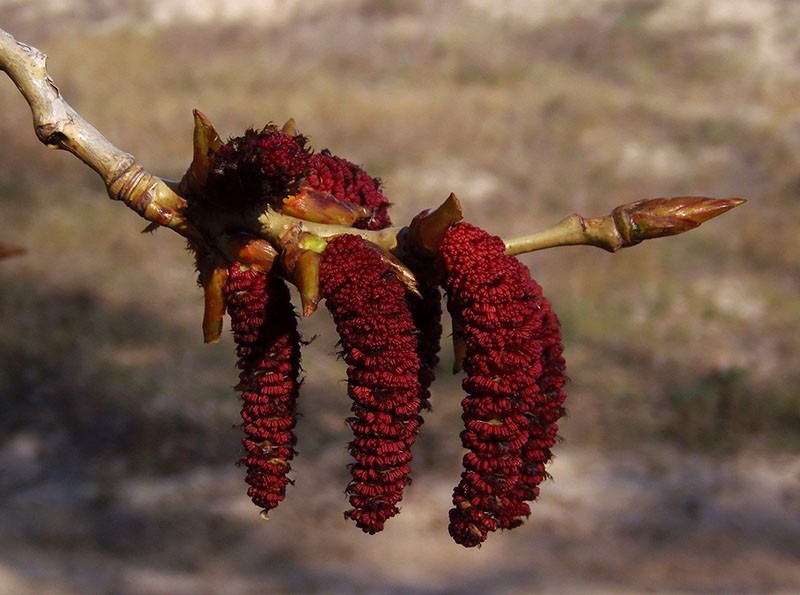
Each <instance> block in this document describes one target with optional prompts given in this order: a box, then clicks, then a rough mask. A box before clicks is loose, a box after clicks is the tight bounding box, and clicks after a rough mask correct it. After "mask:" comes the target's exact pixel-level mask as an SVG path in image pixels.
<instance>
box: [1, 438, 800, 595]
mask: <svg viewBox="0 0 800 595" xmlns="http://www.w3.org/2000/svg"><path fill="white" fill-rule="evenodd" d="M41 452H42V449H41V445H36V444H31V443H29V440H28V439H27V438H26V437H24V436H19V437H18V438H17V439H16V440H14V441H11V442H10V443H9V444H8V445H7V446H6V448H5V450H4V451H3V452H2V460H3V463H8V461H9V460H10V459H13V460H15V461H16V462H17V463H16V465H7V466H6V468H10V470H11V473H9V474H6V475H4V477H3V479H2V493H0V503H2V506H1V509H2V514H0V549H2V552H3V556H2V560H3V562H2V565H1V566H0V592H2V593H9V594H11V593H14V594H18V595H25V594H28V593H30V594H34V593H36V594H42V593H51V594H73V593H87V592H92V593H120V594H131V595H133V594H161V593H163V594H170V595H178V594H183V593H187V594H188V593H192V594H196V593H221V592H225V593H235V594H238V593H243V594H245V593H353V592H365V593H420V594H423V593H424V594H444V593H530V592H532V591H534V590H535V591H536V592H578V591H580V592H593V593H611V592H613V593H620V592H644V591H647V592H739V593H742V592H752V593H757V592H771V593H772V592H786V593H790V592H797V591H798V590H800V460H797V459H796V458H791V457H778V458H775V457H773V458H769V459H768V458H763V457H759V456H755V455H741V456H738V457H735V458H728V459H712V458H708V457H699V456H687V455H684V454H680V453H678V452H676V451H671V452H667V451H661V452H647V453H633V452H616V453H601V452H597V451H589V450H579V449H571V448H562V450H561V452H559V454H558V457H557V460H556V462H555V464H554V465H553V468H552V473H553V475H554V477H555V478H556V480H555V481H551V482H549V483H548V484H546V485H545V489H544V490H543V495H542V498H541V501H540V502H539V503H537V504H536V505H535V513H534V515H533V516H532V517H531V519H530V520H529V521H528V523H527V524H525V525H524V526H523V527H521V528H519V529H516V530H514V531H512V532H507V533H504V534H496V535H492V536H491V537H490V539H489V541H488V542H487V543H486V544H485V545H484V546H483V547H482V548H481V549H480V550H464V549H462V548H461V547H459V546H457V545H455V544H453V543H452V542H451V541H450V539H449V537H448V535H447V531H446V517H447V514H446V513H447V509H448V508H449V498H450V489H451V484H452V483H453V482H454V481H455V477H456V473H457V469H455V468H454V469H453V470H452V471H453V474H452V476H450V474H449V473H448V474H445V473H444V472H442V471H439V472H437V473H428V474H423V475H422V476H419V477H417V478H416V480H415V482H414V484H413V485H412V486H411V488H410V489H409V492H408V495H407V498H406V501H405V504H404V507H403V511H402V513H401V514H400V515H399V516H398V517H397V518H395V519H393V520H392V521H391V522H390V523H389V524H388V526H387V529H386V530H385V531H384V533H383V534H379V535H376V536H372V537H370V536H366V535H363V534H361V533H360V532H359V531H358V530H357V529H355V528H354V527H352V526H351V525H350V524H349V523H348V522H346V521H344V520H343V518H342V515H341V512H342V510H344V507H345V505H346V503H345V502H344V496H343V494H342V492H341V489H340V488H339V487H337V486H338V484H341V485H342V486H343V485H344V480H345V478H344V477H343V475H344V471H343V470H341V469H338V468H337V467H338V465H331V464H330V463H333V462H334V461H331V460H326V457H322V458H321V459H317V460H314V461H310V460H302V459H300V460H298V465H297V470H296V475H297V485H296V486H295V487H294V488H293V489H292V490H291V492H290V493H289V497H288V498H287V501H286V502H285V503H284V504H283V505H282V506H281V507H280V508H278V509H277V510H276V511H274V512H273V514H272V518H271V519H270V520H269V521H267V522H266V523H265V522H263V521H261V520H260V519H259V518H258V514H257V511H256V510H255V509H254V508H253V507H252V505H251V504H250V502H249V501H248V500H247V498H246V496H244V494H243V491H244V490H243V489H242V483H241V475H240V471H239V470H236V469H232V468H231V467H229V466H225V467H220V468H203V469H199V470H197V471H195V472H192V473H188V474H184V475H178V476H165V477H160V478H153V477H140V478H135V477H134V478H126V477H113V475H111V476H107V477H91V476H86V475H84V476H83V477H70V476H69V474H59V473H58V472H54V471H53V470H50V471H48V472H44V473H40V472H42V471H43V467H42V466H41V465H40V464H37V461H38V462H39V463H41V461H40V460H39V457H38V456H37V455H36V453H41ZM26 456H27V459H26ZM338 456H339V453H336V454H335V455H331V456H330V457H328V459H331V458H338ZM445 475H447V476H445Z"/></svg>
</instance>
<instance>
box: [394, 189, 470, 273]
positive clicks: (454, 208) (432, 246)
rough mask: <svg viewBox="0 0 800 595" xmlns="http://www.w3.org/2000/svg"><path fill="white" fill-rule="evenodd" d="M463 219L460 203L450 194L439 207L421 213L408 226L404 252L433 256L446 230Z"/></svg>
mask: <svg viewBox="0 0 800 595" xmlns="http://www.w3.org/2000/svg"><path fill="white" fill-rule="evenodd" d="M463 218H464V216H463V214H462V212H461V203H460V202H459V200H458V197H456V195H455V194H453V193H450V196H448V197H447V200H445V201H444V202H443V203H442V204H441V205H439V207H437V208H436V209H428V210H426V211H422V212H421V213H420V214H418V215H417V216H416V217H414V219H412V221H411V224H410V225H409V226H408V234H407V236H406V242H407V248H406V251H408V252H410V253H412V254H414V255H416V256H417V257H423V258H424V257H426V256H430V255H435V254H436V253H438V251H439V246H440V245H441V243H442V239H443V238H444V235H445V234H446V233H447V230H448V229H450V227H452V226H453V225H454V224H456V223H458V222H459V221H461V220H462V219H463Z"/></svg>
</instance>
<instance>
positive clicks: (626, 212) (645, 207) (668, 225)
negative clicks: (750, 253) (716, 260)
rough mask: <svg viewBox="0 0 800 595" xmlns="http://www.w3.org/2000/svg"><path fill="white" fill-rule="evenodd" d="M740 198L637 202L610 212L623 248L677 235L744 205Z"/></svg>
mask: <svg viewBox="0 0 800 595" xmlns="http://www.w3.org/2000/svg"><path fill="white" fill-rule="evenodd" d="M744 202H745V201H744V199H741V198H729V199H722V198H705V197H702V196H678V197H674V198H653V199H649V200H640V201H637V202H633V203H629V204H626V205H622V206H619V207H617V208H616V209H614V210H613V211H612V212H611V216H612V217H613V219H614V222H615V224H616V227H617V230H618V231H619V233H620V235H621V236H622V238H623V240H624V242H625V245H627V246H632V245H634V244H638V243H639V242H641V241H643V240H650V239H653V238H660V237H664V236H672V235H677V234H679V233H683V232H685V231H689V230H691V229H694V228H695V227H698V226H699V225H700V224H701V223H704V222H705V221H708V220H709V219H712V218H713V217H716V216H717V215H721V214H722V213H724V212H726V211H728V210H730V209H732V208H733V207H736V206H739V205H740V204H742V203H744Z"/></svg>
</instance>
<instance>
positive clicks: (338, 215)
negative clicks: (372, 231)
mask: <svg viewBox="0 0 800 595" xmlns="http://www.w3.org/2000/svg"><path fill="white" fill-rule="evenodd" d="M281 212H282V213H284V214H286V215H290V216H292V217H298V218H300V219H304V220H305V221H313V222H315V223H330V224H333V225H344V226H346V227H353V225H355V223H356V222H357V221H360V220H362V219H369V218H370V217H371V216H372V213H371V212H370V211H369V209H367V208H366V207H362V206H361V205H359V204H355V203H350V202H345V201H343V200H339V199H338V198H336V197H335V196H333V194H330V193H328V192H322V191H321V190H314V189H313V188H309V187H303V188H301V189H300V192H298V193H297V194H295V195H294V196H289V197H287V198H284V199H283V207H282V208H281Z"/></svg>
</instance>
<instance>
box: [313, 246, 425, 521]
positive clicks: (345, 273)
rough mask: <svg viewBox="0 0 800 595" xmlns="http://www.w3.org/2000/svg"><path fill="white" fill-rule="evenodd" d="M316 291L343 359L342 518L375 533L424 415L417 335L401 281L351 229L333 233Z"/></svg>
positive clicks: (394, 497) (390, 512)
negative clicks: (348, 459)
mask: <svg viewBox="0 0 800 595" xmlns="http://www.w3.org/2000/svg"><path fill="white" fill-rule="evenodd" d="M320 289H321V291H322V295H323V296H324V297H325V298H326V305H327V307H328V309H329V310H330V312H331V314H332V316H333V320H334V322H335V323H336V328H337V331H338V332H339V336H340V337H341V345H342V349H343V352H344V360H345V362H346V363H347V364H348V368H347V379H348V393H349V395H350V397H351V399H352V400H353V407H352V411H353V414H354V417H352V418H351V419H349V420H348V421H349V423H350V426H351V429H352V431H353V440H352V442H351V443H350V446H349V452H350V454H351V455H352V457H353V458H354V459H355V462H354V463H353V464H352V466H351V474H352V480H351V481H350V483H349V484H348V486H347V490H346V492H347V494H348V496H349V501H350V505H351V506H352V509H350V510H348V511H347V512H346V513H345V516H346V517H348V518H350V519H352V520H353V521H355V523H356V525H357V526H358V527H359V528H360V529H362V530H363V531H364V532H366V533H370V534H373V533H377V532H378V531H381V530H382V529H383V526H384V523H385V522H386V520H388V519H389V518H391V517H392V516H394V515H395V514H397V513H398V511H399V509H398V507H397V504H398V503H399V502H400V500H401V499H402V497H403V489H404V488H405V486H406V484H408V483H409V478H408V473H409V468H408V463H409V462H410V461H411V450H410V449H411V446H412V444H413V443H414V441H415V439H416V436H417V432H418V430H419V426H420V425H421V423H422V418H421V417H420V415H419V413H420V410H421V407H422V404H423V403H422V396H421V395H422V388H421V386H420V369H421V364H420V358H419V355H418V333H417V330H416V328H415V326H414V320H413V318H412V314H411V310H410V307H409V303H408V301H407V296H406V290H405V286H404V285H403V284H402V283H401V282H400V281H399V280H398V279H397V277H396V276H395V275H394V274H393V273H392V272H391V270H389V268H388V267H387V265H386V263H385V262H384V261H383V260H382V258H381V257H380V255H379V254H378V253H377V252H376V251H375V250H373V249H372V248H370V247H369V245H368V244H367V243H366V241H365V240H363V239H362V238H360V237H359V236H355V235H341V236H337V237H335V238H333V239H332V240H331V241H330V242H329V243H328V246H327V248H326V249H325V253H324V256H323V261H322V265H321V268H320Z"/></svg>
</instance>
